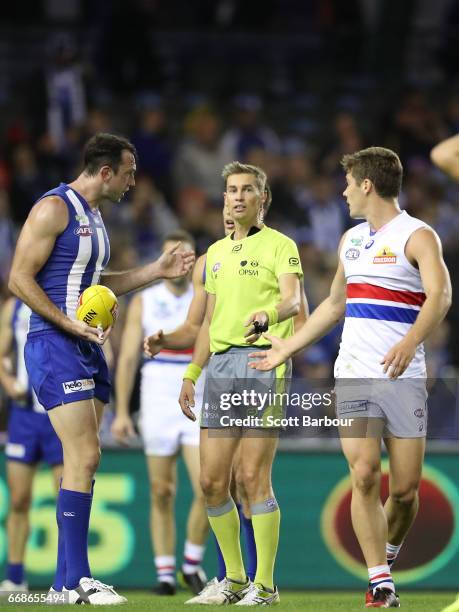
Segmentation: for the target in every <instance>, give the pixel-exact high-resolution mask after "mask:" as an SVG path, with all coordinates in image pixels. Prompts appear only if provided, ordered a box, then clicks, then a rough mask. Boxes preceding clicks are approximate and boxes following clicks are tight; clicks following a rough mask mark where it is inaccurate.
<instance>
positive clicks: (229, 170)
mask: <svg viewBox="0 0 459 612" xmlns="http://www.w3.org/2000/svg"><path fill="white" fill-rule="evenodd" d="M233 174H253V176H254V177H255V182H256V184H257V187H258V190H259V191H260V193H265V191H266V180H267V176H266V172H265V171H264V170H262V169H261V168H259V167H258V166H252V165H251V164H242V163H241V162H238V161H232V162H231V163H229V164H226V166H225V167H224V168H223V170H222V178H223V180H224V181H225V186H226V182H227V180H228V177H229V176H232V175H233Z"/></svg>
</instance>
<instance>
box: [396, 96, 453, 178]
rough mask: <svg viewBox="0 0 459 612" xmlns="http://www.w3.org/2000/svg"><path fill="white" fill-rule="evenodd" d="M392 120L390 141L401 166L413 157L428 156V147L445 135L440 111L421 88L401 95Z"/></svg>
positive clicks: (426, 157)
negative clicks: (435, 108)
mask: <svg viewBox="0 0 459 612" xmlns="http://www.w3.org/2000/svg"><path fill="white" fill-rule="evenodd" d="M393 123H394V124H393V130H392V134H391V137H390V144H391V145H392V148H394V149H395V150H396V151H397V153H398V154H399V156H400V159H401V160H402V164H403V165H405V166H406V165H408V164H409V163H410V162H411V161H412V160H414V159H416V158H423V159H425V160H429V158H430V150H431V149H432V147H433V146H434V145H435V144H436V143H437V142H439V141H440V140H443V139H444V138H446V136H447V135H448V132H447V130H446V128H445V124H444V122H443V120H442V118H441V116H440V113H438V111H436V110H434V108H433V107H432V105H430V104H429V102H428V100H427V97H426V95H425V94H424V93H423V92H422V91H412V92H409V93H408V94H406V95H405V96H404V97H403V98H402V100H401V103H400V105H399V106H398V107H397V109H396V111H395V116H394V122H393Z"/></svg>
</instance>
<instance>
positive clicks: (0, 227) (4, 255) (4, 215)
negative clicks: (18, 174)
mask: <svg viewBox="0 0 459 612" xmlns="http://www.w3.org/2000/svg"><path fill="white" fill-rule="evenodd" d="M10 212H11V211H10V203H9V198H8V193H7V192H6V191H5V190H4V189H0V245H1V248H0V303H1V302H2V299H3V298H4V297H5V293H6V287H7V281H8V275H9V271H10V265H11V261H12V259H13V252H14V242H15V237H16V236H15V233H16V232H15V229H14V225H13V222H12V220H11V216H10Z"/></svg>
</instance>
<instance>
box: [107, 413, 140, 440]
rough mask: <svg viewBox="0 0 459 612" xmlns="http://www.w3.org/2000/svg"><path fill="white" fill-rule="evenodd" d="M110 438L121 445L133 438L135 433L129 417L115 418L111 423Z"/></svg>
mask: <svg viewBox="0 0 459 612" xmlns="http://www.w3.org/2000/svg"><path fill="white" fill-rule="evenodd" d="M112 436H113V437H114V438H115V440H116V441H117V442H120V443H121V444H127V443H128V441H129V438H135V436H136V433H135V429H134V425H133V423H132V419H131V417H130V416H128V415H122V416H117V417H115V419H114V421H113V423H112Z"/></svg>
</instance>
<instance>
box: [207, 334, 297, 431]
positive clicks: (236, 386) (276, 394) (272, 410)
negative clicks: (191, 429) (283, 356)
mask: <svg viewBox="0 0 459 612" xmlns="http://www.w3.org/2000/svg"><path fill="white" fill-rule="evenodd" d="M259 349H260V347H256V346H255V347H254V346H251V347H232V348H230V349H228V350H227V351H225V352H224V353H214V354H213V355H212V356H211V358H210V360H209V365H208V367H207V376H206V383H205V386H204V396H203V403H202V410H201V421H200V425H201V427H203V428H210V429H220V428H228V427H244V428H255V429H256V428H265V427H267V426H268V427H269V424H267V423H268V422H269V420H270V419H268V417H269V416H270V415H272V416H273V417H276V418H277V417H280V418H282V416H283V415H284V414H285V410H286V407H287V406H288V399H287V398H288V391H289V382H290V379H291V373H292V365H291V361H290V360H289V361H288V362H286V363H285V364H282V365H281V366H279V367H277V368H276V369H274V370H272V371H270V372H262V371H260V370H254V369H252V368H249V367H248V365H247V364H248V362H249V361H252V358H249V354H250V353H253V352H254V351H256V350H259ZM238 419H242V421H239V420H238Z"/></svg>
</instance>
